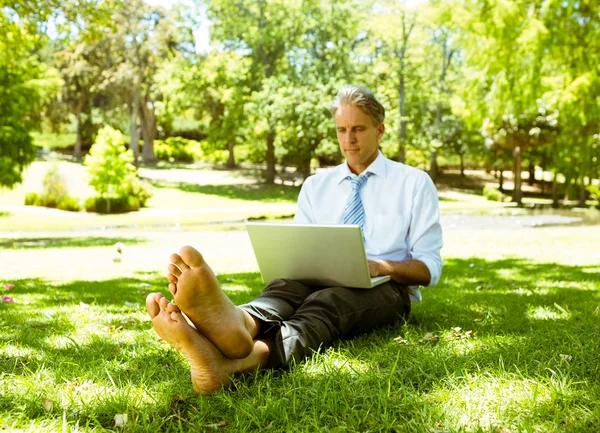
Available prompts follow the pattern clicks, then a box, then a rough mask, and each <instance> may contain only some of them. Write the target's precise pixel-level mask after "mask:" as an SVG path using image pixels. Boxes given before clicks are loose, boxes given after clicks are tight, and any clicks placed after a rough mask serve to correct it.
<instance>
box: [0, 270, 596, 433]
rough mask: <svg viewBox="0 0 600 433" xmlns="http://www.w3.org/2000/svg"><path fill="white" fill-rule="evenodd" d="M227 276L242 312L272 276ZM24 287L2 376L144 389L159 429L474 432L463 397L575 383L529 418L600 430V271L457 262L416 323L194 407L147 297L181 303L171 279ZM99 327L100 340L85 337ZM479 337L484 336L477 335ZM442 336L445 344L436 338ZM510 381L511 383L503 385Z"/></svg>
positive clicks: (100, 404) (39, 414)
mask: <svg viewBox="0 0 600 433" xmlns="http://www.w3.org/2000/svg"><path fill="white" fill-rule="evenodd" d="M218 278H219V281H220V283H221V284H222V286H223V288H224V290H225V291H226V293H227V294H228V296H230V298H231V299H232V300H233V302H234V303H236V304H240V303H245V302H248V301H249V300H251V299H253V298H254V297H256V296H257V295H258V294H259V293H260V292H261V290H262V287H263V283H262V281H261V278H260V275H259V274H258V273H238V274H222V275H219V277H218ZM14 283H15V286H16V287H15V288H14V289H13V290H11V296H14V297H15V299H16V302H15V303H14V304H3V305H0V325H2V326H1V327H0V329H1V330H3V331H0V344H1V345H2V346H3V347H14V348H19V349H20V350H21V353H19V352H18V351H16V350H15V351H12V352H11V351H9V350H4V351H0V370H1V371H6V372H10V374H12V375H16V376H24V375H27V374H31V372H36V371H39V370H40V369H46V370H48V369H49V370H50V371H51V373H52V376H53V377H54V381H55V382H56V383H58V384H72V383H73V382H74V381H76V380H79V381H83V380H88V381H92V382H95V383H101V384H105V385H106V386H111V385H110V384H111V383H112V382H114V384H113V385H112V387H113V388H117V394H118V393H119V392H121V393H122V392H124V391H119V390H122V389H124V387H126V386H133V387H136V386H138V385H139V384H144V386H145V387H147V388H148V389H149V392H154V393H157V395H159V396H162V397H157V400H155V401H154V403H151V404H149V405H146V406H143V407H137V406H135V405H134V403H132V402H131V401H130V402H129V403H128V400H127V398H125V397H123V398H124V403H123V404H124V405H125V407H126V408H127V410H128V411H129V412H130V417H132V418H133V416H139V417H140V419H142V418H143V419H145V420H146V421H144V422H145V423H146V424H145V426H146V427H147V428H149V427H148V426H149V425H154V424H155V423H158V424H159V425H160V430H176V429H178V427H180V426H181V422H182V421H181V419H184V420H189V422H190V424H194V425H196V426H198V425H206V424H208V423H218V422H220V421H221V420H223V419H225V420H229V421H230V424H231V425H230V427H231V428H232V429H233V430H237V431H241V430H244V429H246V430H255V431H259V430H264V429H265V428H273V429H274V431H285V430H286V428H289V427H290V426H292V425H304V426H305V427H306V429H307V430H315V431H317V430H319V429H320V430H323V429H327V428H329V429H335V428H338V429H342V430H343V429H344V428H346V429H348V430H351V431H366V430H373V431H392V430H393V429H396V430H398V427H399V426H400V427H402V426H404V427H402V428H400V430H402V431H434V430H436V429H437V430H440V428H439V427H436V423H438V422H441V423H443V424H444V425H446V427H447V428H450V430H451V431H454V430H460V429H458V428H455V429H453V428H452V427H450V426H458V425H459V424H460V423H459V419H460V417H461V416H462V413H461V407H460V405H459V404H458V403H456V401H460V400H461V399H462V398H463V394H469V395H472V396H477V395H478V393H483V394H485V393H486V392H487V391H485V389H487V388H486V387H488V386H489V387H490V389H491V388H493V387H494V386H496V387H497V386H505V387H506V388H505V389H504V391H506V393H508V394H509V395H508V396H507V397H506V398H512V397H511V396H510V393H511V392H513V391H514V389H513V388H512V387H513V386H521V385H520V384H521V383H522V384H523V385H522V386H524V387H526V386H530V385H528V384H529V383H541V384H542V385H543V386H547V388H548V389H549V390H550V391H552V390H553V389H554V388H552V386H556V387H559V386H560V383H561V381H563V382H564V383H566V384H567V385H564V387H563V388H564V389H563V390H562V391H561V390H560V389H558V388H557V389H558V390H556V391H555V392H554V391H553V392H549V394H548V395H547V396H546V397H545V399H543V400H542V399H540V401H539V402H533V403H532V402H531V401H529V400H528V401H527V406H526V409H523V417H524V418H523V419H525V420H526V421H527V422H531V423H532V425H542V424H543V425H546V426H549V428H550V427H552V426H554V428H550V429H551V430H553V429H554V430H556V429H560V430H563V431H581V429H584V430H585V429H587V431H595V430H594V428H596V427H598V426H599V422H600V413H598V411H597V410H594V409H593V404H594V401H596V400H597V399H598V398H600V391H599V390H600V367H599V366H598V363H597V359H598V358H599V357H600V349H599V348H598V345H597V340H598V337H599V336H600V324H599V321H598V305H599V303H600V294H599V293H600V291H599V289H600V275H599V273H598V269H597V268H593V267H570V266H564V265H559V264H546V263H544V264H539V263H533V262H531V261H527V260H522V259H505V260H498V261H486V260H482V259H449V260H447V262H446V266H445V269H444V279H443V281H442V282H441V284H440V285H439V286H438V287H434V288H427V289H424V290H423V294H424V302H423V304H421V305H415V306H414V308H413V314H412V316H411V319H409V321H408V323H407V324H398V325H396V326H390V327H388V328H385V329H381V330H377V331H375V332H372V333H369V334H366V335H362V336H358V337H356V338H354V339H350V340H344V341H339V342H337V343H336V344H335V345H334V347H333V348H331V349H329V350H326V351H324V352H323V353H321V354H318V355H316V356H315V357H313V358H312V359H309V360H307V361H305V362H302V363H300V364H299V365H297V366H294V367H292V368H290V369H289V370H284V371H275V372H274V371H261V372H259V373H255V374H249V375H247V376H244V377H241V378H238V379H236V380H235V382H234V392H230V391H223V392H219V393H217V394H216V395H215V396H214V397H213V398H211V399H203V398H196V397H192V392H191V387H190V384H189V380H188V379H187V378H188V377H189V369H188V367H187V365H186V363H185V362H184V361H182V360H181V358H180V357H179V355H178V354H177V353H176V352H175V351H174V350H173V349H166V346H165V345H162V343H159V342H158V339H157V337H156V336H155V335H154V333H153V332H151V331H150V329H151V325H150V321H149V319H148V318H147V316H146V315H145V309H144V299H145V297H146V295H147V294H148V293H149V292H151V291H158V290H160V291H162V292H163V293H164V294H165V295H166V296H167V297H168V298H170V295H169V294H168V293H167V292H166V282H165V280H164V277H163V276H162V275H159V274H158V273H146V274H143V275H141V274H140V278H125V279H119V280H108V281H99V282H88V281H75V282H72V283H69V284H65V285H61V286H60V287H55V286H52V285H49V284H48V283H47V282H45V281H44V280H18V281H15V282H14ZM81 303H83V304H81ZM57 308H59V311H56V310H57ZM86 327H87V328H90V329H91V330H90V331H89V332H88V333H87V334H85V333H84V335H83V337H82V336H81V335H79V337H78V334H77V333H78V332H79V333H82V332H84V330H85V329H86ZM457 327H460V328H462V330H461V331H456V330H455V329H454V328H457ZM9 329H10V331H9ZM467 330H472V331H473V334H471V337H467V336H466V331H467ZM429 333H433V334H435V335H436V336H437V337H438V340H437V341H433V340H424V337H425V336H426V335H427V334H429ZM396 337H401V339H400V340H399V339H396ZM69 338H71V339H72V341H71V340H69ZM57 341H58V343H57ZM28 350H29V351H31V352H30V353H28V352H27V351H28ZM566 356H571V357H572V359H571V360H570V361H569V360H565V359H566V358H565V357H566ZM28 372H29V373H28ZM109 378H110V379H109ZM111 381H112V382H111ZM503 381H505V382H506V383H507V385H498V384H499V383H500V384H501V383H504V382H503ZM448 383H449V384H448ZM554 383H558V385H553V384H554ZM542 385H540V386H542ZM61 386H65V385H61ZM69 386H71V385H69ZM536 386H537V385H536ZM478 387H481V390H478ZM527 389H529V388H527ZM440 392H446V393H451V394H452V395H454V396H455V397H454V398H453V401H454V402H452V403H449V402H445V401H444V400H443V399H442V400H441V401H440V400H439V399H440V398H442V397H440V396H439V393H440ZM490 392H491V391H490ZM536 392H537V391H536ZM36 395H37V394H36ZM11 396H12V397H11ZM15 396H16V397H15ZM132 398H133V397H132ZM515 398H516V397H515ZM119 401H120V400H119ZM517 402H520V401H517ZM118 404H121V403H118ZM502 404H504V403H503V402H499V403H498V405H500V406H501V405H502ZM532 405H533V406H532ZM508 406H511V405H508ZM512 406H514V404H513V405H512ZM0 407H1V408H3V409H5V410H7V411H9V412H10V411H11V410H17V408H19V407H20V408H23V407H26V410H25V416H26V417H29V418H30V419H39V418H44V417H48V416H49V415H48V414H46V413H44V412H43V411H41V410H40V405H39V402H37V403H36V402H35V401H34V399H33V397H31V398H29V397H26V396H18V395H16V394H10V393H9V394H6V395H2V396H0ZM349 407H351V408H352V410H348V408H349ZM553 407H561V408H568V409H569V410H571V411H572V412H573V413H576V414H580V413H581V416H580V417H579V418H577V417H574V418H573V419H570V420H569V419H561V416H562V414H564V413H565V412H558V413H556V412H555V411H553V409H552V408H553ZM248 408H252V410H251V413H249V412H248ZM115 410H116V409H115V407H114V406H111V405H109V404H107V403H106V402H105V401H103V400H102V399H98V401H97V402H96V403H88V404H87V406H85V407H84V408H79V409H78V408H77V407H76V406H73V405H70V406H68V407H67V408H66V413H67V415H66V416H67V418H68V419H69V420H71V421H73V422H75V421H76V420H77V421H79V420H88V421H90V422H91V424H92V425H95V424H96V423H99V424H100V425H102V426H104V427H107V428H110V427H112V425H111V423H113V419H112V417H113V416H114V413H115V412H114V411H115ZM498 410H500V409H498ZM511 410H513V411H517V412H518V411H519V410H520V409H519V408H518V407H517V408H515V407H512V408H511ZM59 412H60V413H59ZM59 412H57V413H56V414H55V415H56V417H57V418H59V417H60V416H62V409H61V410H60V411H59ZM118 413H121V412H118ZM374 414H375V415H374ZM500 414H502V413H500ZM234 420H235V421H234ZM185 422H188V421H185ZM185 422H184V425H185ZM409 426H410V428H408V427H409ZM193 428H194V427H193V426H192V427H190V428H189V429H188V428H187V427H186V431H188V430H189V431H192V430H193ZM403 428H404V430H403ZM481 428H483V429H487V428H488V427H485V426H483V427H481ZM481 428H480V430H481ZM578 429H580V430H578ZM471 430H474V431H477V428H474V429H471ZM517 430H519V428H517ZM340 431H341V430H340ZM481 431H484V430H481ZM485 431H487V430H485Z"/></svg>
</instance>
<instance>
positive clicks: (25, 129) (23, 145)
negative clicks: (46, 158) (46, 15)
mask: <svg viewBox="0 0 600 433" xmlns="http://www.w3.org/2000/svg"><path fill="white" fill-rule="evenodd" d="M33 45H34V38H32V37H31V36H30V35H28V34H27V32H26V31H25V29H24V28H23V27H21V26H19V25H18V24H16V23H15V22H13V21H12V20H9V19H8V18H7V17H6V16H5V15H4V11H3V10H2V9H0V101H1V102H0V187H9V188H11V187H13V186H14V185H15V184H17V183H20V182H21V180H22V175H23V170H24V169H25V167H27V166H28V165H29V164H31V162H33V160H34V158H35V155H36V152H37V149H36V148H35V146H34V145H33V140H32V138H31V135H30V132H31V130H32V129H33V128H34V127H35V126H36V125H37V124H38V123H39V118H38V116H37V113H36V108H37V106H38V103H39V100H40V95H39V86H38V85H36V82H35V79H36V78H38V77H39V76H40V75H41V68H40V64H39V63H38V61H37V60H36V59H35V57H33V56H31V54H30V52H29V50H31V49H33Z"/></svg>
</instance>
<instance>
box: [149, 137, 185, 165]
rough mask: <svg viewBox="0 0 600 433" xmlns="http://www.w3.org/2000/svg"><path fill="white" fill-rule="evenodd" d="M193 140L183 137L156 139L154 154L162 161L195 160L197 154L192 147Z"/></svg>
mask: <svg viewBox="0 0 600 433" xmlns="http://www.w3.org/2000/svg"><path fill="white" fill-rule="evenodd" d="M192 143H193V141H192V140H187V139H185V138H181V137H169V138H167V139H166V140H164V141H162V140H155V141H154V154H155V156H156V158H157V159H159V160H161V161H170V162H173V161H180V162H194V159H195V155H194V152H193V151H192V149H191V144H192Z"/></svg>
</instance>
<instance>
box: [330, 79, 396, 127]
mask: <svg viewBox="0 0 600 433" xmlns="http://www.w3.org/2000/svg"><path fill="white" fill-rule="evenodd" d="M340 105H352V106H354V107H356V108H360V109H361V110H362V111H364V113H365V114H367V115H368V116H369V117H370V118H371V119H373V123H374V124H375V126H379V125H381V124H382V123H383V121H384V120H385V108H383V105H381V104H380V103H379V101H378V100H377V99H375V96H374V95H373V93H372V92H371V91H370V90H369V89H367V88H366V87H364V86H356V85H353V84H346V85H345V86H344V87H342V89H341V90H340V91H339V93H338V94H337V96H336V97H335V98H334V99H333V102H332V103H331V107H330V111H331V115H332V116H335V113H336V111H337V109H338V108H340Z"/></svg>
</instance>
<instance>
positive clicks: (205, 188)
mask: <svg viewBox="0 0 600 433" xmlns="http://www.w3.org/2000/svg"><path fill="white" fill-rule="evenodd" d="M153 186H154V187H155V188H157V187H158V188H165V187H167V188H170V189H178V190H180V191H184V192H188V193H196V194H202V195H211V196H213V195H214V196H218V197H222V198H227V199H232V200H248V201H261V202H263V203H280V202H283V203H295V202H296V200H297V199H298V194H300V187H299V186H296V187H294V186H289V185H266V184H260V183H259V184H238V185H236V184H233V185H193V184H187V183H178V184H165V183H164V182H161V183H154V184H153Z"/></svg>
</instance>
